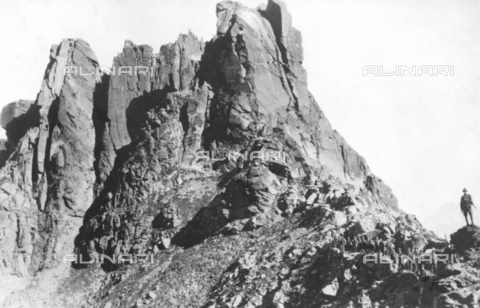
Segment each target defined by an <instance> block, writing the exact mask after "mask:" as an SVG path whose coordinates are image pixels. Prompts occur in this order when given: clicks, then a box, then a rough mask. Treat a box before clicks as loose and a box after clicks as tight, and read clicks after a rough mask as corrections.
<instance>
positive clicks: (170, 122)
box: [0, 0, 478, 308]
mask: <svg viewBox="0 0 480 308" xmlns="http://www.w3.org/2000/svg"><path fill="white" fill-rule="evenodd" d="M216 13H217V33H216V35H215V36H214V38H213V39H212V40H211V41H209V42H202V41H199V40H198V39H197V38H196V36H195V35H194V34H193V33H188V34H185V35H183V34H182V35H179V37H178V39H177V41H176V42H174V43H171V44H167V45H163V46H162V47H161V48H160V50H159V52H158V53H157V54H155V53H154V51H153V49H152V48H151V47H150V46H148V45H136V44H134V43H133V42H131V41H126V42H125V45H124V47H123V51H122V52H121V53H120V54H119V55H118V56H117V57H115V58H114V60H113V65H112V72H111V74H109V75H107V74H102V75H99V74H97V73H98V71H99V66H98V61H97V60H96V57H95V55H94V53H93V51H92V50H91V49H90V47H89V45H88V43H86V42H84V41H82V40H73V39H66V40H63V41H62V43H61V44H60V45H59V46H52V50H51V55H50V62H49V64H48V65H47V69H46V72H45V76H44V80H43V82H42V86H41V89H40V92H39V95H38V97H37V99H36V100H35V101H29V102H27V101H19V102H16V103H12V104H10V105H8V106H7V107H6V108H5V109H4V110H3V111H2V116H1V124H2V126H3V127H4V128H5V129H6V130H7V136H8V143H9V144H10V146H11V150H8V149H7V150H8V151H10V153H11V154H9V158H8V160H7V161H6V163H5V166H4V167H3V168H2V169H1V170H0V200H1V202H0V204H1V207H0V221H1V222H2V223H1V224H0V225H1V226H2V227H3V233H2V235H1V236H2V237H1V241H2V246H1V248H0V258H1V259H2V261H3V262H0V275H2V277H5V278H6V279H7V278H10V277H12V276H14V277H36V278H35V279H32V281H31V284H30V285H29V286H28V287H27V289H26V291H27V292H29V293H30V294H31V296H29V297H24V296H22V293H19V292H14V293H12V294H11V295H10V296H9V297H8V298H7V299H6V302H5V305H4V306H5V307H16V306H20V305H23V306H25V307H30V306H31V307H67V306H82V307H113V306H115V307H133V306H136V307H142V306H151V307H154V306H155V307H158V306H161V307H212V308H213V307H293V306H297V307H316V306H317V305H327V307H333V306H334V305H337V306H338V305H346V304H347V303H348V300H350V299H356V297H357V296H358V295H359V292H360V290H362V289H364V290H368V291H369V294H370V296H371V298H372V300H376V301H379V302H381V303H382V304H389V305H390V307H400V306H401V305H407V304H409V305H410V304H411V305H415V304H419V303H420V304H421V305H423V306H424V307H430V306H429V305H431V304H433V302H434V301H437V304H439V305H444V306H445V307H447V306H448V305H453V304H455V303H465V302H466V301H470V300H477V301H478V298H477V297H475V296H477V295H472V296H473V297H475V298H473V297H472V298H470V297H469V296H470V295H465V294H466V292H473V291H472V290H474V289H475V288H476V285H477V284H478V282H477V280H475V279H473V278H471V279H470V278H468V279H467V280H466V281H467V282H465V279H463V278H459V277H460V276H461V277H464V276H465V275H467V274H466V273H467V272H468V275H467V276H468V277H473V274H474V272H475V271H476V269H475V268H474V266H473V265H472V266H470V265H469V266H467V267H464V268H462V269H456V268H454V267H458V266H459V265H458V264H455V265H448V266H447V265H446V266H445V267H444V268H442V269H441V270H442V273H443V274H442V275H443V276H441V275H440V276H438V275H437V276H435V275H431V276H429V277H434V276H435V277H436V278H435V279H436V280H435V284H432V281H434V280H432V279H433V278H429V279H430V280H429V279H427V280H426V281H423V280H421V277H420V276H419V275H417V274H416V273H415V272H413V271H412V272H408V271H398V270H395V269H391V268H385V266H384V265H381V264H377V265H372V264H365V263H363V259H362V257H363V254H364V253H365V251H363V253H362V252H360V251H357V250H350V251H347V250H346V249H345V247H343V249H339V247H338V246H337V245H334V246H335V247H334V246H332V244H331V243H332V241H333V240H335V241H336V240H337V239H338V236H344V237H347V238H357V237H362V236H368V237H370V238H373V237H378V238H382V240H385V241H389V240H391V239H390V237H391V236H393V235H396V234H397V233H398V232H397V231H398V230H396V229H397V228H398V226H406V227H405V228H407V229H408V230H410V231H409V232H410V233H411V238H410V240H409V241H408V243H410V245H411V248H415V249H417V250H418V251H425V250H426V249H431V248H432V247H433V248H435V247H437V248H438V247H443V246H445V243H442V241H441V240H439V239H438V238H437V237H436V236H435V235H434V234H433V233H431V232H429V231H427V230H426V229H424V228H423V227H422V226H421V224H420V223H419V222H418V221H417V220H416V219H415V217H414V216H412V215H408V214H405V213H404V212H403V211H402V210H401V209H400V208H399V206H398V204H397V200H396V198H395V196H394V195H393V193H392V191H391V189H390V188H389V187H388V186H387V185H386V184H385V183H384V182H383V181H382V180H381V179H380V178H378V177H377V176H375V175H374V174H372V173H371V171H370V169H369V167H368V165H367V163H366V161H365V160H364V158H363V157H361V156H360V155H359V154H358V153H357V152H355V150H353V149H352V148H351V147H350V146H349V145H348V143H347V142H346V141H345V140H344V139H343V138H342V137H341V135H340V134H339V133H338V132H336V131H335V130H333V129H332V127H331V125H330V123H329V121H328V120H327V118H326V117H325V115H324V113H323V112H322V110H321V109H320V107H319V105H318V104H317V102H316V101H315V99H314V98H313V96H312V95H311V93H310V92H309V91H308V89H307V77H306V71H305V69H304V68H303V66H302V62H303V52H302V38H301V34H300V32H299V31H298V30H296V29H295V28H293V27H292V18H291V16H290V14H289V13H288V11H287V9H286V6H285V4H284V3H283V2H281V1H279V0H270V1H269V2H268V4H267V5H266V6H264V7H259V8H257V9H250V8H246V7H244V6H242V5H241V4H238V3H235V2H230V1H225V2H221V3H219V4H218V5H217V7H216ZM73 68H74V69H73ZM80 68H81V71H82V72H83V74H78V71H79V69H80ZM25 119H28V120H25ZM205 152H207V153H208V156H209V157H211V156H213V157H214V158H217V159H215V160H212V159H207V158H206V157H205V156H201V157H203V159H199V157H200V156H199V153H203V154H204V153H205ZM252 153H263V154H265V153H270V154H271V155H270V156H271V157H263V158H259V159H253V158H252V156H251V154H252ZM278 153H281V156H280V157H279V156H277V154H278ZM203 154H202V155H203ZM238 157H244V159H242V158H240V159H239V158H238ZM387 234H388V235H387ZM389 236H390V237H389ZM399 247H400V246H399ZM72 252H75V253H77V254H79V255H82V257H83V258H84V259H85V260H88V259H91V258H94V257H96V256H98V255H99V254H107V255H109V256H118V255H119V254H122V253H136V254H142V253H149V254H153V255H154V256H155V262H154V263H153V264H134V265H120V266H119V265H114V264H109V263H107V264H104V265H103V266H102V267H98V266H95V265H92V266H85V265H78V264H73V265H71V264H65V263H62V258H63V256H64V255H66V254H68V253H72ZM462 266H463V265H462ZM55 275H57V277H58V278H57V279H55V281H56V284H54V285H50V286H48V287H47V286H46V284H45V282H46V281H50V280H48V279H52V277H55ZM462 275H463V276H462ZM438 279H440V281H441V279H447V280H444V281H445V283H444V284H442V283H441V282H440V283H439V280H438ZM448 279H449V280H448ZM452 279H457V280H458V279H460V280H461V281H462V283H463V285H461V286H460V284H459V283H457V285H454V284H452V283H450V282H448V281H451V280H452ZM462 279H463V280H462ZM439 286H440V287H439ZM467 290H468V291H467ZM22 292H25V290H23V291H22ZM475 292H477V291H475ZM439 293H441V294H442V295H441V296H440V295H438V294H439ZM477 293H478V292H477ZM472 294H473V293H472ZM475 294H476V293H475ZM442 296H443V297H442ZM79 303H80V304H79Z"/></svg>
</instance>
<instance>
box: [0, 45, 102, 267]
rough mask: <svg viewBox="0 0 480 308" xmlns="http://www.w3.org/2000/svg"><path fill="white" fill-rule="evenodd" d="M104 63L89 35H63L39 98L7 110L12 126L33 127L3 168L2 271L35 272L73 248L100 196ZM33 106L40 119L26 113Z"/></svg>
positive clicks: (4, 117)
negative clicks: (98, 107) (99, 81)
mask: <svg viewBox="0 0 480 308" xmlns="http://www.w3.org/2000/svg"><path fill="white" fill-rule="evenodd" d="M97 66H98V63H97V60H96V58H95V55H94V54H93V52H92V51H91V49H90V47H89V45H88V44H87V43H86V42H84V41H82V40H68V39H66V40H63V41H62V43H61V44H60V45H59V46H56V45H54V46H52V49H51V55H50V63H49V64H48V66H47V69H46V72H45V78H44V80H43V82H42V87H41V90H40V93H39V94H38V98H37V100H36V101H35V103H34V104H32V103H31V102H29V103H28V104H27V103H19V102H17V103H14V104H13V105H9V106H7V108H6V109H4V111H3V112H2V123H4V124H5V125H6V127H7V134H8V130H9V127H11V126H12V125H16V127H19V128H21V129H25V130H26V133H25V134H24V135H23V136H22V137H21V138H20V139H19V140H18V141H17V144H16V148H15V150H14V151H13V154H12V155H11V156H10V159H9V160H8V161H7V163H6V166H5V167H4V168H3V169H1V171H0V183H1V189H2V190H1V192H0V200H1V201H0V203H1V208H0V220H1V221H2V226H3V227H4V232H3V235H2V245H1V249H0V250H1V251H0V255H1V256H0V258H1V259H2V262H1V266H0V272H1V274H2V275H3V276H5V275H7V276H8V275H15V276H27V275H30V274H34V273H36V272H37V271H39V270H41V269H45V268H48V267H52V266H54V265H56V264H58V263H59V261H61V260H60V258H61V256H62V255H63V254H64V253H66V252H69V251H71V250H72V246H71V245H72V242H73V238H74V236H75V233H76V231H77V230H78V228H79V227H80V225H79V223H81V219H80V217H83V215H84V213H85V211H86V209H87V208H88V207H89V206H90V205H91V203H92V201H93V183H94V181H95V173H94V169H93V160H94V142H95V135H94V129H93V122H92V112H93V92H94V89H95V84H96V75H95V72H96V70H97ZM80 70H82V72H83V75H81V74H80ZM20 106H22V108H20ZM31 110H34V113H33V114H34V115H35V117H36V120H35V121H28V122H22V121H20V119H21V118H22V117H24V116H30V115H29V113H30V111H31ZM3 121H4V122H3ZM16 131H17V132H18V130H16ZM10 138H11V139H12V140H13V141H15V140H16V139H15V138H16V137H15V136H14V134H10V135H9V139H10Z"/></svg>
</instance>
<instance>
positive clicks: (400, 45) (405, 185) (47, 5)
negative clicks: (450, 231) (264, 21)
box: [0, 0, 480, 218]
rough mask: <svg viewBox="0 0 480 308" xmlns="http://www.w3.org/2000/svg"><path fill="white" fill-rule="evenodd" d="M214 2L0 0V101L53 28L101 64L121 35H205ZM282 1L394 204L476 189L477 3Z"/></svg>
mask: <svg viewBox="0 0 480 308" xmlns="http://www.w3.org/2000/svg"><path fill="white" fill-rule="evenodd" d="M216 2H217V1H216V0H201V1H199V0H176V1H172V0H142V1H134V0H132V1H130V0H118V1H114V0H102V1H99V0H98V1H93V0H84V1H78V0H75V1H65V0H55V1H53V0H40V1H25V0H16V1H1V2H0V16H1V18H0V29H2V30H1V32H0V40H1V42H2V43H3V44H2V45H3V47H2V48H1V49H0V65H1V67H2V70H1V71H0V83H1V84H2V85H3V86H2V91H1V92H0V106H3V105H5V104H7V103H9V102H12V101H14V100H17V99H22V98H24V99H35V97H36V94H37V92H38V90H39V88H40V82H41V80H42V76H43V72H44V69H45V66H46V64H47V62H48V55H49V48H50V46H51V45H52V44H58V43H59V42H60V41H61V39H62V38H67V37H71V38H83V39H84V40H86V41H88V42H89V43H90V45H91V47H92V48H93V50H94V51H95V53H96V55H97V57H98V59H99V61H100V64H101V65H105V66H110V65H111V63H112V59H113V57H114V56H115V55H116V54H117V53H118V52H120V51H121V50H122V48H123V42H124V41H125V40H126V39H129V40H132V41H133V42H135V43H136V44H149V45H151V46H152V47H153V48H154V50H156V51H158V50H159V48H160V45H162V44H166V43H168V42H173V41H174V40H175V39H176V38H177V36H178V34H179V33H180V32H182V33H185V32H187V31H188V29H191V30H192V31H193V33H195V34H196V35H197V36H198V37H200V38H202V37H203V38H204V40H209V39H210V38H211V37H212V36H213V35H214V34H215V30H216V29H215V23H216V16H215V4H216ZM240 2H242V3H244V4H245V5H247V6H251V7H256V6H257V5H258V4H260V3H261V2H262V1H261V0H244V1H240ZM286 2H287V5H288V7H289V11H290V12H291V13H292V15H293V24H294V26H295V27H296V28H297V29H299V30H301V31H302V34H303V42H304V43H303V46H304V51H305V62H304V66H305V67H306V69H307V71H308V80H309V89H310V91H311V92H313V94H314V95H315V98H316V100H317V101H318V102H319V104H320V106H321V108H323V110H324V111H325V113H326V115H327V117H328V119H329V120H330V121H331V123H332V125H333V126H334V128H336V129H337V130H338V131H339V132H340V133H341V134H342V135H343V136H344V137H345V138H346V139H347V141H348V142H349V143H350V144H351V145H352V146H353V147H354V148H355V149H356V150H357V151H358V152H359V153H360V154H362V155H363V156H364V157H365V158H366V159H367V161H368V163H369V165H370V167H371V169H372V170H373V172H374V173H375V174H377V175H378V176H380V177H381V178H383V179H384V180H385V181H386V183H387V184H388V185H390V186H391V187H392V188H393V190H394V193H395V194H396V195H397V197H398V198H399V200H400V205H401V207H402V208H403V209H405V210H406V211H408V212H410V213H414V214H416V215H417V216H419V217H420V218H422V217H424V216H428V215H427V214H428V213H429V212H430V211H429V209H431V210H434V209H437V208H438V207H439V206H440V205H441V204H444V203H446V202H451V201H454V202H455V204H458V199H459V198H460V196H461V189H462V188H463V187H467V188H469V189H470V191H471V193H472V195H473V197H474V201H475V200H480V173H479V171H480V170H479V166H480V163H479V159H480V140H479V138H478V137H479V136H480V125H479V119H480V95H479V94H480V90H479V89H480V31H479V30H480V18H479V17H480V2H479V1H476V0H436V1H433V0H423V1H417V0H395V1H394V0H383V1H377V0H359V1H357V0H348V1H346V0H332V1H318V0H295V1H291V0H287V1H286ZM366 65H383V66H384V68H385V70H386V71H388V70H392V69H393V68H394V67H395V65H406V66H412V65H417V66H420V65H453V66H454V67H455V76H449V77H444V76H438V77H428V76H421V77H412V76H404V77H374V76H362V68H363V67H364V66H366ZM3 136H4V132H3V131H2V132H1V133H0V137H3ZM479 205H480V202H479ZM457 211H459V210H458V208H455V209H452V213H453V214H456V215H458V214H459V213H457ZM479 211H480V207H479ZM446 215H449V213H446Z"/></svg>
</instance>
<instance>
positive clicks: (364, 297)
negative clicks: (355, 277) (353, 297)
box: [358, 289, 372, 308]
mask: <svg viewBox="0 0 480 308" xmlns="http://www.w3.org/2000/svg"><path fill="white" fill-rule="evenodd" d="M358 303H359V304H360V307H361V308H372V301H371V300H370V297H368V294H367V290H365V289H363V290H362V294H360V296H359V297H358Z"/></svg>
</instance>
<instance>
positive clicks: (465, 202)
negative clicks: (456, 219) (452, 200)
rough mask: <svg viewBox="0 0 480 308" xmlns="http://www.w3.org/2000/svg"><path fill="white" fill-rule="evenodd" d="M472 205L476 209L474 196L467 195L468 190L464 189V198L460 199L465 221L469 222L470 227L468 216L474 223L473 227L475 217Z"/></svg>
mask: <svg viewBox="0 0 480 308" xmlns="http://www.w3.org/2000/svg"><path fill="white" fill-rule="evenodd" d="M472 205H473V206H474V207H475V205H474V204H473V200H472V196H470V195H469V194H467V189H466V188H464V189H463V196H462V198H461V199H460V208H461V209H462V212H463V216H465V221H466V222H467V226H468V215H470V220H471V221H472V225H473V216H472Z"/></svg>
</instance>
